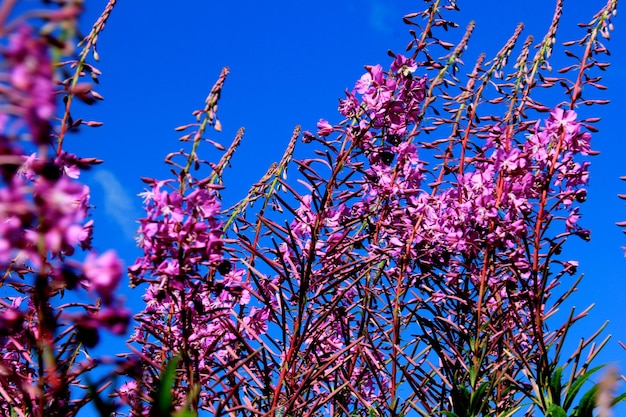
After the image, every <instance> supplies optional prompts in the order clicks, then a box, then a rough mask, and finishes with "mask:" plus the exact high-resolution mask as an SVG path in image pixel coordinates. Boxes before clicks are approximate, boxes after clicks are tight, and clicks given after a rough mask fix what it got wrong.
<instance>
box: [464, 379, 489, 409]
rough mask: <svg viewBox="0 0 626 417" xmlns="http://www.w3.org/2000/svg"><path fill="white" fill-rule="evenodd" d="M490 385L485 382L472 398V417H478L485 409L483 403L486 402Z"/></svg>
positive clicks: (470, 406)
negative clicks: (486, 393) (486, 394)
mask: <svg viewBox="0 0 626 417" xmlns="http://www.w3.org/2000/svg"><path fill="white" fill-rule="evenodd" d="M488 386H489V384H487V383H486V382H483V383H482V384H480V386H479V387H478V388H477V389H476V391H474V392H473V393H472V394H471V396H470V403H469V412H468V414H469V415H470V416H477V415H479V414H480V413H481V411H482V409H483V408H484V404H483V401H484V400H485V392H486V391H487V387H488Z"/></svg>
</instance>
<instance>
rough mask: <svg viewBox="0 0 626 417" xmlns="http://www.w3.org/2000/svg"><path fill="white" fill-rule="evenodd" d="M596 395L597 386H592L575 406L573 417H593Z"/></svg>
mask: <svg viewBox="0 0 626 417" xmlns="http://www.w3.org/2000/svg"><path fill="white" fill-rule="evenodd" d="M597 394H598V386H597V385H594V386H593V388H591V389H590V390H589V391H587V392H586V393H585V395H583V397H582V398H581V399H580V403H579V404H578V406H576V408H575V410H574V413H573V414H572V416H573V417H593V409H594V408H595V406H596V395H597Z"/></svg>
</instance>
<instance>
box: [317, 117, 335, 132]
mask: <svg viewBox="0 0 626 417" xmlns="http://www.w3.org/2000/svg"><path fill="white" fill-rule="evenodd" d="M317 128H318V131H317V134H318V135H319V136H328V135H330V134H331V133H333V130H334V129H333V126H332V125H331V124H330V123H328V120H325V119H320V121H319V122H317Z"/></svg>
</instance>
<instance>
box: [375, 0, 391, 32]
mask: <svg viewBox="0 0 626 417" xmlns="http://www.w3.org/2000/svg"><path fill="white" fill-rule="evenodd" d="M368 4H369V9H370V16H369V20H370V25H371V26H372V27H373V28H374V29H375V30H377V31H379V32H381V33H389V32H390V31H391V28H392V27H393V23H396V22H394V19H396V18H397V13H396V10H395V8H394V7H393V5H392V4H390V3H389V2H388V1H385V0H368Z"/></svg>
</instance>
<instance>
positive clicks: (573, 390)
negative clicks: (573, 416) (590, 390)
mask: <svg viewBox="0 0 626 417" xmlns="http://www.w3.org/2000/svg"><path fill="white" fill-rule="evenodd" d="M602 368H604V365H600V366H596V367H595V368H593V369H591V370H589V371H587V372H585V374H584V375H582V376H580V377H578V378H577V379H575V380H574V383H572V385H571V386H570V387H569V389H568V390H567V395H565V401H564V402H563V409H565V410H568V409H569V408H570V407H571V405H572V403H573V402H574V398H576V395H577V394H578V391H580V389H581V388H582V386H583V384H584V383H585V381H587V380H588V379H589V377H591V375H593V374H594V373H596V372H597V371H599V370H600V369H602Z"/></svg>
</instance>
